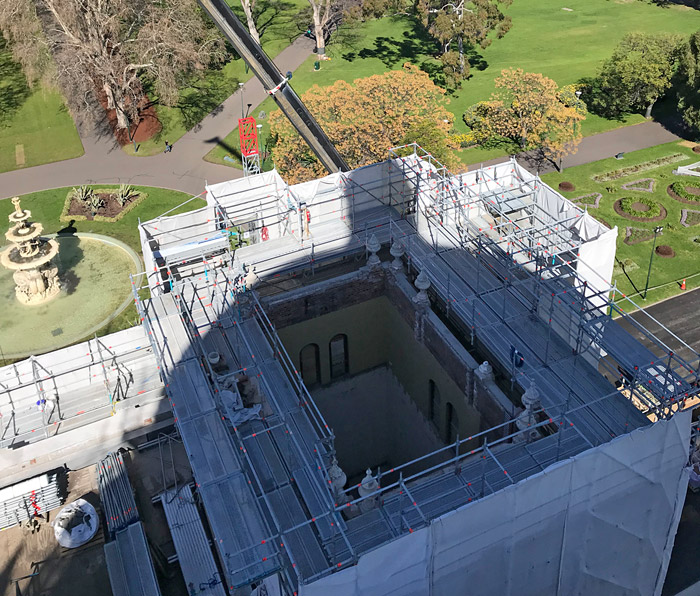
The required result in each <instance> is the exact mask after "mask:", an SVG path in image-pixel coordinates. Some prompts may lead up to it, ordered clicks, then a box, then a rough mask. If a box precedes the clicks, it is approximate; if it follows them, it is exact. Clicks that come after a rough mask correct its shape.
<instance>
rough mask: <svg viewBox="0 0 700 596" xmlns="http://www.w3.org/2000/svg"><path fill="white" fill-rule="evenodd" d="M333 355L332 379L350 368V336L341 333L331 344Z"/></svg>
mask: <svg viewBox="0 0 700 596" xmlns="http://www.w3.org/2000/svg"><path fill="white" fill-rule="evenodd" d="M329 350H330V356H331V379H337V378H338V377H342V376H343V375H345V374H347V373H348V371H349V370H350V366H349V364H348V336H347V335H345V334H344V333H340V334H339V335H336V336H335V337H334V338H332V339H331V341H330V344H329Z"/></svg>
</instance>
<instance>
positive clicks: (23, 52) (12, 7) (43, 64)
mask: <svg viewBox="0 0 700 596" xmlns="http://www.w3.org/2000/svg"><path fill="white" fill-rule="evenodd" d="M0 33H2V36H3V37H4V38H5V40H6V41H7V43H8V44H9V46H10V49H11V50H12V55H13V57H14V59H15V60H16V61H17V62H19V64H21V66H22V70H23V71H24V75H25V77H26V79H27V83H28V84H29V85H33V84H34V83H35V82H36V81H37V80H39V79H40V78H41V77H42V76H43V75H44V74H46V72H47V70H48V67H49V64H50V54H49V48H48V44H47V42H46V39H45V37H44V35H43V33H42V30H41V23H40V22H39V18H38V17H37V14H36V6H35V5H34V3H33V1H32V0H12V1H10V2H0Z"/></svg>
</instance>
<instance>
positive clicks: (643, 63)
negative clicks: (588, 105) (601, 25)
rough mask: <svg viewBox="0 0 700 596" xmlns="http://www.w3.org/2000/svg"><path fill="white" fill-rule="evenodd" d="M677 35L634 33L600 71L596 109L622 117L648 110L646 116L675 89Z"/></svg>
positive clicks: (629, 35) (621, 43)
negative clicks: (636, 111)
mask: <svg viewBox="0 0 700 596" xmlns="http://www.w3.org/2000/svg"><path fill="white" fill-rule="evenodd" d="M679 42H680V38H679V37H678V36H676V35H667V34H662V33H658V34H650V33H630V34H628V35H626V36H625V37H624V38H623V39H622V41H621V42H620V44H619V45H618V46H617V48H616V49H615V51H614V52H613V55H612V57H611V58H610V59H609V60H606V61H605V63H604V64H603V67H602V69H601V71H600V75H599V77H598V79H599V86H600V90H601V93H599V94H597V96H596V99H595V103H594V105H592V108H593V109H596V110H602V111H608V112H610V113H612V114H621V113H625V112H632V111H635V110H642V109H646V113H645V115H646V117H647V118H650V117H651V110H652V108H653V107H654V104H655V103H656V101H657V100H658V99H659V98H660V97H661V96H662V95H663V94H664V93H665V92H666V90H667V89H668V88H669V87H670V86H671V77H672V76H673V70H674V64H675V61H676V56H677V48H678V45H679Z"/></svg>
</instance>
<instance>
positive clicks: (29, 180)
mask: <svg viewBox="0 0 700 596" xmlns="http://www.w3.org/2000/svg"><path fill="white" fill-rule="evenodd" d="M313 45H314V44H313V42H312V41H311V40H309V39H307V38H306V37H299V38H298V39H297V40H296V41H295V42H294V43H292V44H291V45H290V46H289V47H287V48H285V49H284V50H283V51H282V52H281V53H280V54H279V55H278V56H277V57H276V58H275V63H276V64H277V66H278V68H279V69H280V70H281V71H282V72H287V71H288V70H291V71H294V70H296V69H297V68H298V67H299V66H300V65H301V64H302V62H304V60H306V58H308V56H310V55H311V53H312V51H313ZM266 97H267V94H266V92H265V91H264V90H263V88H262V85H261V84H260V82H259V81H258V80H257V78H255V77H253V78H252V79H250V80H249V81H248V82H247V83H246V84H245V85H244V86H243V98H244V103H245V104H249V103H250V104H252V105H253V106H258V105H259V104H260V103H261V102H262V101H263V100H264V99H265V98H266ZM251 113H252V114H255V113H256V110H255V107H254V108H253V109H252V111H251ZM240 115H241V95H240V91H237V92H236V93H234V94H233V95H231V96H230V97H229V98H228V99H227V100H226V101H224V103H222V104H221V105H220V106H218V107H217V108H216V109H215V110H214V111H213V112H211V113H210V114H209V115H208V116H206V117H205V118H204V120H203V121H202V122H201V123H199V124H198V125H197V126H195V127H194V128H193V129H192V130H190V131H189V132H187V133H186V134H185V135H184V136H183V137H182V138H181V139H180V140H179V141H177V142H176V143H175V145H174V147H173V151H172V152H171V153H168V154H162V153H161V154H159V155H154V156H151V157H134V156H129V155H127V154H126V153H124V152H123V151H121V149H120V148H119V147H118V146H117V145H116V143H115V142H114V139H113V137H112V135H111V134H107V135H103V136H100V135H99V134H97V133H95V132H94V131H87V130H85V128H86V127H84V126H81V124H80V123H78V131H79V132H80V137H81V139H82V141H83V147H84V148H85V154H84V155H83V156H82V157H78V158H76V159H71V160H66V161H60V162H56V163H52V164H46V165H43V166H36V167H33V168H27V169H24V170H15V171H13V172H7V173H4V174H0V198H7V197H13V196H16V195H21V194H26V193H29V192H34V191H38V190H45V189H48V188H57V187H61V186H76V185H79V184H86V183H87V184H96V183H121V182H127V183H130V184H143V185H146V186H160V187H163V188H172V189H175V190H181V191H183V192H187V193H190V194H192V195H198V194H200V193H201V192H202V191H203V190H204V184H205V182H223V181H225V180H230V179H232V178H239V177H241V176H242V175H243V173H242V172H241V170H238V169H236V168H231V167H227V166H222V165H218V164H212V163H208V162H205V161H204V160H203V159H202V158H203V157H204V156H205V155H206V154H207V153H208V152H209V151H210V150H211V149H212V148H213V147H214V146H215V145H216V144H217V143H218V142H220V141H221V140H222V139H223V138H224V137H225V136H226V135H227V134H228V133H229V132H230V131H231V130H232V129H233V128H235V126H236V122H237V119H238V118H239V117H240ZM677 139H679V137H677V136H676V135H674V134H673V133H671V132H669V131H668V130H666V129H665V128H663V127H662V126H661V125H660V124H658V123H657V122H644V123H642V124H637V125H635V126H626V127H623V128H619V129H617V130H612V131H609V132H605V133H601V134H598V135H593V136H590V137H585V138H584V139H583V140H582V141H581V144H580V145H579V150H578V152H577V153H576V154H574V155H571V156H569V157H567V158H566V159H565V160H564V167H565V168H567V167H571V166H576V165H581V164H584V163H588V162H591V161H596V160H599V159H603V158H605V157H610V156H612V155H615V154H616V153H618V152H620V151H625V152H627V151H636V150H638V149H644V148H646V147H652V146H654V145H659V144H661V143H667V142H670V141H673V140H677ZM518 157H519V159H520V160H521V161H522V162H523V163H524V164H525V165H526V166H528V167H530V168H531V169H536V166H533V165H532V164H531V163H529V156H528V155H526V154H523V155H520V156H518ZM503 159H504V158H502V157H500V158H496V159H493V160H490V161H488V162H484V165H490V164H493V163H498V162H501V161H503ZM551 169H553V168H552V167H551V165H550V166H549V170H551ZM549 170H548V169H547V167H544V168H540V172H545V171H549Z"/></svg>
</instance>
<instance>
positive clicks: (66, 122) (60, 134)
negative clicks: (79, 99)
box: [0, 37, 83, 172]
mask: <svg viewBox="0 0 700 596" xmlns="http://www.w3.org/2000/svg"><path fill="white" fill-rule="evenodd" d="M17 145H22V146H23V148H24V160H25V163H24V165H23V166H18V165H17V160H16V147H17ZM82 154H83V145H82V143H81V142H80V137H78V131H77V130H76V129H75V124H74V123H73V119H72V118H71V116H70V114H69V113H68V109H67V108H66V105H65V103H64V101H63V97H62V96H61V94H60V93H58V92H57V91H55V90H51V89H47V88H45V87H42V86H40V85H37V86H36V88H34V89H30V88H29V87H28V86H27V82H26V80H25V77H24V74H23V72H22V69H21V67H20V66H19V64H17V63H16V62H14V61H13V60H12V54H11V53H10V51H9V50H8V49H7V48H6V47H5V45H4V41H3V39H2V38H1V37H0V172H8V171H10V170H16V169H18V168H20V167H30V166H38V165H41V164H44V163H50V162H53V161H60V160H63V159H71V158H73V157H79V156H80V155H82Z"/></svg>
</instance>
